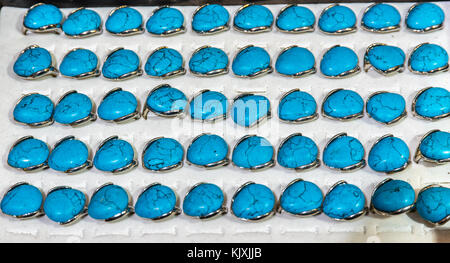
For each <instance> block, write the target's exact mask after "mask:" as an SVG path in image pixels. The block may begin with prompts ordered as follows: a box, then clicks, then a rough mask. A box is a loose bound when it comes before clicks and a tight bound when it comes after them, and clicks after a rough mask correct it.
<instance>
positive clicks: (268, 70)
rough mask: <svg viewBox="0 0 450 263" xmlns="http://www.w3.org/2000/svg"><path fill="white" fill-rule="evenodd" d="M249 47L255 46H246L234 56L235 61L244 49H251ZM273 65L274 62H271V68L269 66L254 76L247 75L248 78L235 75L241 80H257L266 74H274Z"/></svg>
mask: <svg viewBox="0 0 450 263" xmlns="http://www.w3.org/2000/svg"><path fill="white" fill-rule="evenodd" d="M249 47H254V45H247V46H245V47H243V48H241V49H239V50H238V52H237V53H236V55H234V58H233V61H234V60H235V59H236V57H237V56H238V55H239V53H241V52H242V51H243V50H244V49H247V48H249ZM271 64H272V61H271V60H270V61H269V66H268V67H267V68H265V69H262V70H260V71H258V72H255V73H253V74H250V75H246V76H242V75H236V74H234V75H235V76H237V77H239V78H256V77H260V76H264V75H266V74H270V73H272V71H273V68H272V66H271ZM233 73H234V72H233Z"/></svg>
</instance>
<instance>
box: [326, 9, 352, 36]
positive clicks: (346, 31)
mask: <svg viewBox="0 0 450 263" xmlns="http://www.w3.org/2000/svg"><path fill="white" fill-rule="evenodd" d="M335 6H340V4H337V3H334V4H331V5H329V6H327V7H325V8H324V9H323V10H322V12H321V13H320V15H319V21H320V18H322V15H323V14H325V12H326V11H328V10H329V9H331V8H333V7H335ZM352 12H353V10H352ZM353 13H354V12H353ZM355 17H356V14H355ZM356 23H357V21H355V24H354V25H353V26H352V27H347V28H343V29H339V30H337V31H334V32H326V31H323V30H322V28H320V26H318V28H319V30H320V32H322V33H324V34H327V35H346V34H350V33H354V32H356V30H357V28H356Z"/></svg>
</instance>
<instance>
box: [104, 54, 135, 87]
mask: <svg viewBox="0 0 450 263" xmlns="http://www.w3.org/2000/svg"><path fill="white" fill-rule="evenodd" d="M122 49H124V48H123V47H118V48H116V49H114V50H113V51H111V52H110V53H109V54H108V55H107V56H106V58H105V61H103V65H104V64H105V62H106V61H107V60H108V58H109V57H110V56H111V55H112V54H114V53H115V52H117V51H119V50H122ZM133 52H134V51H133ZM138 59H139V65H138V67H137V69H136V70H135V71H132V72H128V73H125V74H123V75H121V76H119V77H117V78H112V79H110V78H106V79H108V80H112V81H121V80H128V79H131V78H134V77H139V76H141V75H142V73H143V71H142V69H141V59H140V58H139V56H138Z"/></svg>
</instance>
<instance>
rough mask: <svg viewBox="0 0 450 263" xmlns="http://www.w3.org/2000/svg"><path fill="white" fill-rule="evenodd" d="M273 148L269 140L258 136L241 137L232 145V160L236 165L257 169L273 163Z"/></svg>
mask: <svg viewBox="0 0 450 263" xmlns="http://www.w3.org/2000/svg"><path fill="white" fill-rule="evenodd" d="M273 155H274V149H273V146H272V144H270V142H269V141H268V140H267V139H265V138H263V137H260V136H248V137H244V138H242V139H241V140H240V141H239V142H238V144H237V145H236V146H235V147H234V150H233V156H232V161H233V163H234V165H236V166H237V167H242V168H246V169H258V168H259V167H264V166H266V165H267V164H270V163H273Z"/></svg>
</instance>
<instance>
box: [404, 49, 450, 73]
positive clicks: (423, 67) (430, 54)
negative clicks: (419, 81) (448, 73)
mask: <svg viewBox="0 0 450 263" xmlns="http://www.w3.org/2000/svg"><path fill="white" fill-rule="evenodd" d="M409 64H410V67H411V71H413V72H414V73H422V74H423V73H433V72H437V71H440V70H442V69H445V68H446V67H448V54H447V51H445V49H443V48H442V47H441V46H439V45H436V44H428V43H425V44H422V45H419V46H417V47H416V48H415V49H414V51H413V53H412V54H411V56H410V57H409Z"/></svg>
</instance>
